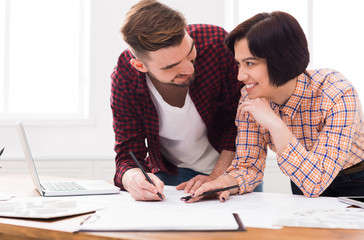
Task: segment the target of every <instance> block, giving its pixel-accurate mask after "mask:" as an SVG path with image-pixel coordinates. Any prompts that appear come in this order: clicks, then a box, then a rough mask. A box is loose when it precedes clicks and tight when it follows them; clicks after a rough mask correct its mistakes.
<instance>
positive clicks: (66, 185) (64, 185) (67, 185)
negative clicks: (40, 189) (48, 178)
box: [44, 182, 86, 191]
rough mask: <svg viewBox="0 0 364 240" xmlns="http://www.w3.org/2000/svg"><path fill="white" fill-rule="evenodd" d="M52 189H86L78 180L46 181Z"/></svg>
mask: <svg viewBox="0 0 364 240" xmlns="http://www.w3.org/2000/svg"><path fill="white" fill-rule="evenodd" d="M44 185H46V186H47V188H49V189H50V190H52V191H74V190H86V188H84V187H82V186H81V185H79V184H78V183H76V182H54V183H44Z"/></svg>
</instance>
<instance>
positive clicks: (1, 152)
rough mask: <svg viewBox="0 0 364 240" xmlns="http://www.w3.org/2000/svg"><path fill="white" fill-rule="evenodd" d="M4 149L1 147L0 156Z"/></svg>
mask: <svg viewBox="0 0 364 240" xmlns="http://www.w3.org/2000/svg"><path fill="white" fill-rule="evenodd" d="M4 149H5V148H3V149H1V151H0V156H1V154H3V152H4Z"/></svg>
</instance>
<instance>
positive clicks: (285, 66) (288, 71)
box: [225, 11, 310, 87]
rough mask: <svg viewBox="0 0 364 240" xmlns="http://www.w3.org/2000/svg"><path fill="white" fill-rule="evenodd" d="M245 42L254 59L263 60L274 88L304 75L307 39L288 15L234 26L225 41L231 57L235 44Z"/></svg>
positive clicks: (268, 16) (257, 17)
mask: <svg viewBox="0 0 364 240" xmlns="http://www.w3.org/2000/svg"><path fill="white" fill-rule="evenodd" d="M244 38H246V39H247V40H248V45H249V50H250V52H251V53H252V54H253V56H255V57H258V58H262V59H266V61H267V66H268V74H269V81H270V83H271V84H272V85H273V86H277V87H279V86H282V85H284V84H285V83H287V82H288V81H289V80H291V79H293V78H295V77H297V76H298V75H300V74H301V73H303V72H305V71H306V68H307V65H308V63H309V61H310V54H309V51H308V44H307V39H306V36H305V33H304V32H303V30H302V28H301V26H300V24H299V23H298V21H297V20H296V19H295V18H294V17H292V16H291V15H289V14H288V13H285V12H279V11H275V12H272V13H259V14H257V15H255V16H253V17H251V18H250V19H248V20H246V21H244V22H242V23H240V24H239V25H238V26H236V27H235V29H234V30H233V31H231V33H230V34H229V35H228V36H227V38H226V39H225V44H226V45H227V47H228V48H229V50H230V51H231V53H232V54H233V55H234V54H235V52H234V45H235V43H236V41H239V40H242V39H244Z"/></svg>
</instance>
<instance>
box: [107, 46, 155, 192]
mask: <svg viewBox="0 0 364 240" xmlns="http://www.w3.org/2000/svg"><path fill="white" fill-rule="evenodd" d="M130 58H131V55H130V52H128V51H125V52H124V53H122V55H121V56H120V58H119V62H118V66H119V67H117V68H115V69H114V72H113V74H112V84H111V108H112V112H113V128H114V132H115V146H114V148H115V152H116V157H115V159H116V173H115V177H114V183H115V185H116V186H118V187H120V188H122V189H124V188H123V186H122V176H123V174H124V173H125V171H127V170H128V169H130V168H136V167H137V165H136V164H135V163H134V161H133V160H132V158H131V157H130V156H129V151H130V150H132V151H133V153H134V154H135V156H136V157H137V159H139V160H142V161H140V163H141V164H142V165H143V167H144V169H145V170H146V171H150V170H149V167H148V165H147V164H146V161H144V158H145V155H146V152H147V148H146V145H145V133H144V131H143V129H144V128H143V124H144V123H143V121H142V118H141V117H140V112H141V111H140V108H141V104H139V102H140V101H138V100H139V98H140V97H141V96H139V95H138V94H137V93H136V91H135V89H136V86H137V83H138V81H137V80H138V73H137V72H136V71H134V70H133V69H132V68H126V67H125V68H124V67H123V66H128V61H129V59H130ZM121 86H122V87H121Z"/></svg>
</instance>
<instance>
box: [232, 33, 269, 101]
mask: <svg viewBox="0 0 364 240" xmlns="http://www.w3.org/2000/svg"><path fill="white" fill-rule="evenodd" d="M234 51H235V61H236V62H237V63H238V66H239V74H238V80H239V81H241V82H244V84H245V90H246V91H247V93H248V96H249V98H250V99H254V98H260V97H264V98H268V99H272V97H273V94H274V92H275V91H274V90H275V89H276V87H275V86H272V85H271V84H270V81H269V75H268V66H267V61H266V60H265V59H261V58H257V57H254V56H253V55H252V54H251V52H250V50H249V44H248V40H247V39H246V38H243V39H241V40H239V41H236V42H235V44H234Z"/></svg>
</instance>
